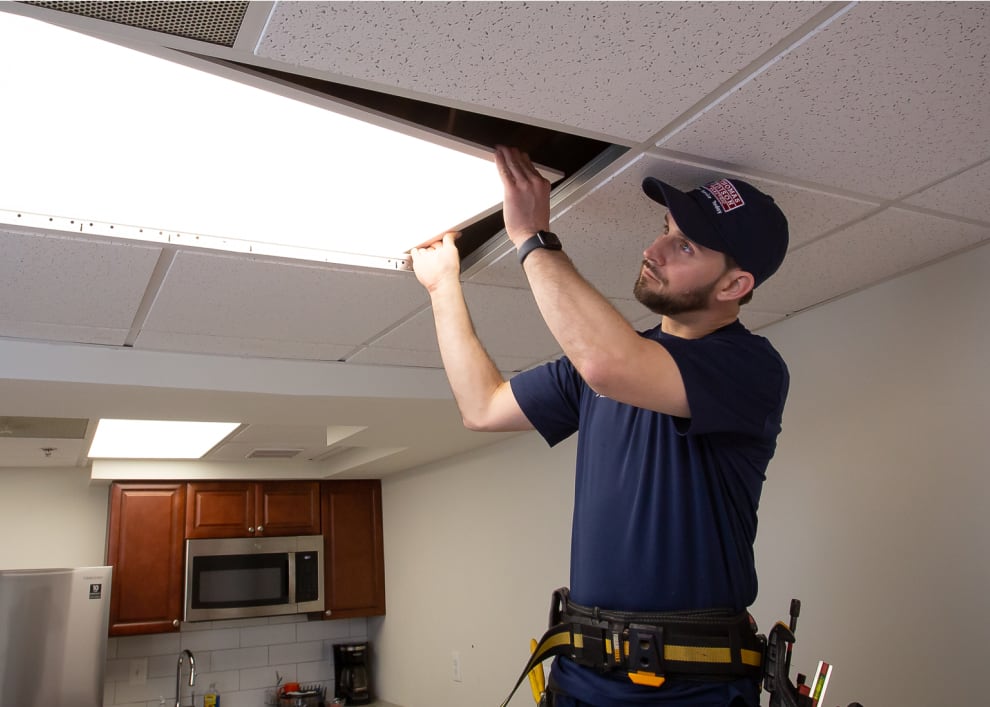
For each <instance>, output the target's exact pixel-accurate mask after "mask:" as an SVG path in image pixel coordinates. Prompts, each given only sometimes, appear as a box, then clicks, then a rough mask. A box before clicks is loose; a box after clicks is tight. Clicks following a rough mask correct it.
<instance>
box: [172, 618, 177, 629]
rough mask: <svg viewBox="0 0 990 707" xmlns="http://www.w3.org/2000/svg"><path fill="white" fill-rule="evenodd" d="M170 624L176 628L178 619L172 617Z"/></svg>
mask: <svg viewBox="0 0 990 707" xmlns="http://www.w3.org/2000/svg"><path fill="white" fill-rule="evenodd" d="M172 625H173V626H175V627H176V628H179V620H178V619H172Z"/></svg>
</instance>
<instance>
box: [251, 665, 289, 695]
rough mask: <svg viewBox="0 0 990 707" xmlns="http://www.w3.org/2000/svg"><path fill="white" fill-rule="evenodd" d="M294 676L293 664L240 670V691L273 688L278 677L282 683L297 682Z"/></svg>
mask: <svg viewBox="0 0 990 707" xmlns="http://www.w3.org/2000/svg"><path fill="white" fill-rule="evenodd" d="M296 674H297V672H296V666H295V664H289V665H267V666H265V667H264V668H246V669H244V670H241V675H240V681H241V684H240V688H241V689H242V690H262V689H264V688H268V687H272V688H273V687H275V683H276V682H277V681H278V675H281V676H282V682H298V678H297V677H296Z"/></svg>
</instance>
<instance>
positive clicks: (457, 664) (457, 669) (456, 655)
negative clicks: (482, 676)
mask: <svg viewBox="0 0 990 707" xmlns="http://www.w3.org/2000/svg"><path fill="white" fill-rule="evenodd" d="M451 659H452V660H451V663H452V666H451V667H452V668H453V671H454V674H453V678H454V682H461V652H460V651H454V652H453V653H451Z"/></svg>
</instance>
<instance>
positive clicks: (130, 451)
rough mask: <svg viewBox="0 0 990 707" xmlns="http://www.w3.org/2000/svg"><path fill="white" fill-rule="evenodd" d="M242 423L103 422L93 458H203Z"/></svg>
mask: <svg viewBox="0 0 990 707" xmlns="http://www.w3.org/2000/svg"><path fill="white" fill-rule="evenodd" d="M239 425H240V423H238V422H187V421H174V420H100V421H99V423H98V424H97V426H96V433H95V434H94V435H93V444H92V445H91V446H90V448H89V455H88V456H89V458H90V459H199V458H201V457H202V456H203V455H204V454H206V453H207V452H208V451H210V450H211V449H213V447H215V446H216V445H217V444H219V443H220V442H221V441H222V440H223V439H224V438H225V437H227V435H229V434H230V433H231V432H233V431H234V430H235V429H237V427H238V426H239Z"/></svg>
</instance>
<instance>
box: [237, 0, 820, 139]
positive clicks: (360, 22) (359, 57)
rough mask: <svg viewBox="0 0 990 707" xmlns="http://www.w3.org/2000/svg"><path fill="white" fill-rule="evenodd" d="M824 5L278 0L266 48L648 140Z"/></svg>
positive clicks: (411, 87)
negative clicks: (298, 0) (327, 0)
mask: <svg viewBox="0 0 990 707" xmlns="http://www.w3.org/2000/svg"><path fill="white" fill-rule="evenodd" d="M822 6H823V5H822V4H820V3H812V2H809V3H742V4H729V3H712V4H709V3H687V4H679V3H657V2H621V3H619V2H578V3H512V2H509V3H501V2H463V3H451V2H443V3H411V2H409V3H407V2H392V3H382V2H357V3H277V4H276V6H275V10H274V12H273V14H272V17H271V20H270V22H269V24H268V28H267V31H266V33H265V35H264V37H263V38H262V40H261V42H260V43H259V46H258V48H257V50H256V54H257V55H258V56H260V57H264V58H267V59H273V60H275V61H279V62H284V63H287V64H296V65H299V66H304V67H307V68H309V69H315V70H319V71H325V72H329V73H331V74H337V75H340V76H345V77H350V78H353V79H360V80H363V81H369V82H373V83H375V84H381V85H384V86H391V87H396V88H401V89H405V90H408V91H413V92H417V93H422V94H428V95H434V96H438V97H444V98H447V99H450V100H453V101H458V102H464V103H468V104H473V105H477V106H484V107H488V108H490V109H492V110H493V111H495V112H498V113H503V112H508V113H509V114H514V115H519V116H529V117H531V118H534V119H537V120H541V121H549V122H552V123H557V124H561V125H565V126H572V127H573V128H575V130H577V131H580V132H584V133H587V132H588V131H590V132H591V133H594V134H598V135H603V136H612V137H613V138H614V139H615V141H619V142H622V141H632V142H641V141H643V140H646V139H647V138H649V137H650V136H651V135H653V134H654V133H656V132H657V131H658V130H659V129H660V128H661V127H663V126H664V125H665V124H666V123H668V122H669V121H670V120H672V119H673V118H674V117H676V116H678V115H679V114H680V113H682V112H683V111H685V110H686V109H687V108H688V107H690V106H691V105H692V104H694V103H695V101H697V100H698V98H699V97H700V96H702V95H704V94H706V93H708V92H710V91H712V90H714V89H715V88H716V87H718V86H719V85H720V84H721V83H722V82H724V81H725V80H727V79H728V78H730V77H731V76H732V75H733V74H734V73H735V72H736V71H738V70H740V69H741V68H743V67H744V66H746V65H747V64H748V63H749V62H751V61H752V60H753V59H755V58H756V57H757V56H758V55H760V54H761V53H762V52H764V51H765V50H766V49H767V47H768V46H771V45H772V44H774V43H775V42H776V41H778V40H779V39H780V38H782V37H784V36H786V35H787V34H788V33H790V32H791V31H793V30H794V29H796V28H797V27H798V26H800V25H801V24H802V23H803V22H804V21H806V20H807V19H809V18H810V17H811V16H812V15H814V13H816V12H818V11H819V10H820V9H821V8H822ZM383 47H388V50H387V51H382V48H383ZM712 57H718V59H717V61H713V60H712ZM618 107H621V108H618Z"/></svg>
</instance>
